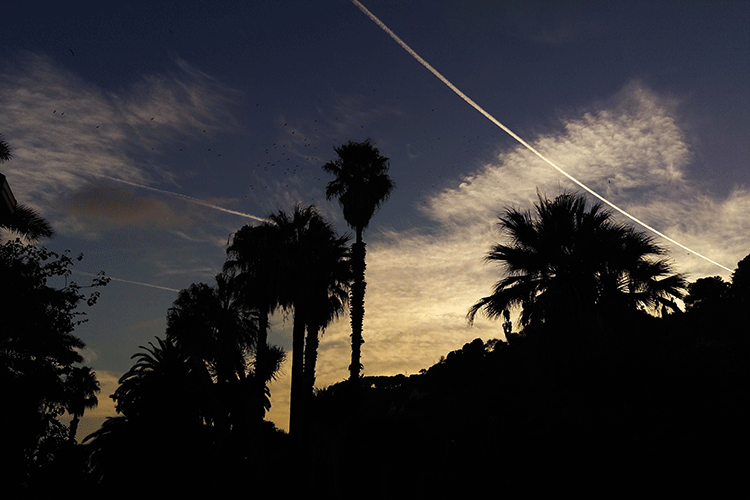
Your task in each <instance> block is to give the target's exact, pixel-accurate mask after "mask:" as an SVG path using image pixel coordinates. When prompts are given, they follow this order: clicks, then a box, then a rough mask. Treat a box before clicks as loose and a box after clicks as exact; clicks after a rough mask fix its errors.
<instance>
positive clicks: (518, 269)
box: [468, 193, 686, 326]
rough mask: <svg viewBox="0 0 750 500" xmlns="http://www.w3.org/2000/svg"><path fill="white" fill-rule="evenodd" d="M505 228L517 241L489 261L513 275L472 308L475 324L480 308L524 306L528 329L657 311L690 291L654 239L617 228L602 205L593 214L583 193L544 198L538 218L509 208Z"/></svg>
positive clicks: (497, 310)
mask: <svg viewBox="0 0 750 500" xmlns="http://www.w3.org/2000/svg"><path fill="white" fill-rule="evenodd" d="M499 226H500V228H501V229H502V231H503V232H504V233H505V234H506V235H507V236H508V237H509V240H510V244H509V245H503V244H498V245H495V246H494V247H493V248H492V250H491V251H490V253H489V254H488V255H487V257H486V260H487V261H491V262H499V263H501V264H502V265H503V267H504V268H505V271H506V277H505V278H503V279H501V280H500V281H499V282H498V283H497V284H496V285H495V287H494V290H493V293H492V295H490V296H488V297H484V298H482V299H480V300H479V301H478V302H477V303H476V304H474V305H473V306H472V307H471V309H470V310H469V313H468V319H469V321H473V319H474V317H475V315H476V314H477V313H478V312H479V311H483V312H484V313H485V314H486V315H487V316H488V317H490V318H496V317H500V316H501V315H503V313H504V312H505V311H506V310H507V309H508V308H510V307H512V306H521V308H522V314H521V323H522V324H523V325H524V326H528V325H530V324H532V323H535V322H536V323H545V322H548V321H557V320H560V319H562V318H568V320H575V319H577V318H579V317H581V315H587V314H590V313H591V312H592V311H593V310H594V309H597V310H604V309H606V310H609V311H612V310H613V308H616V309H618V310H623V308H625V309H630V310H633V309H645V310H654V309H655V308H656V307H658V306H659V305H663V306H674V303H673V302H672V301H671V300H670V299H671V298H674V297H681V296H682V290H683V289H684V288H685V284H686V281H685V278H684V277H683V276H682V275H679V274H673V273H672V268H671V265H670V264H669V262H668V261H667V260H665V259H664V258H662V256H663V255H664V253H665V251H664V250H663V249H662V248H661V247H659V246H658V245H656V244H655V243H654V241H653V239H652V238H650V237H649V236H647V235H645V234H643V233H640V232H637V231H635V230H634V229H633V228H632V227H630V226H626V225H622V224H618V223H616V222H615V221H614V220H613V217H612V214H611V213H610V212H608V211H606V210H604V209H603V208H602V205H601V204H595V205H593V206H592V207H591V208H590V209H587V208H586V199H585V198H584V197H583V196H581V195H575V194H570V193H564V194H562V195H560V196H558V197H557V198H555V199H554V200H552V201H550V200H548V199H546V198H542V197H541V196H539V203H538V204H537V205H536V214H535V217H534V216H532V214H531V213H529V212H520V211H518V210H516V209H508V210H506V211H505V214H504V215H502V216H500V223H499Z"/></svg>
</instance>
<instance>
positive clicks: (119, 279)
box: [74, 270, 179, 293]
mask: <svg viewBox="0 0 750 500" xmlns="http://www.w3.org/2000/svg"><path fill="white" fill-rule="evenodd" d="M74 271H75V272H77V273H78V274H83V275H84V276H92V277H97V276H98V275H96V274H91V273H87V272H85V271H78V270H74ZM105 277H106V278H108V279H111V280H112V281H120V282H122V283H130V284H131V285H140V286H147V287H149V288H158V289H159V290H167V291H168V292H178V293H179V290H177V289H176V288H169V287H167V286H160V285H152V284H151V283H142V282H140V281H131V280H124V279H122V278H113V277H112V276H105Z"/></svg>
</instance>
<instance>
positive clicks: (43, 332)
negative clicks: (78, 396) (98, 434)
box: [0, 240, 107, 486]
mask: <svg viewBox="0 0 750 500" xmlns="http://www.w3.org/2000/svg"><path fill="white" fill-rule="evenodd" d="M81 258H82V256H81V257H79V260H80V259H81ZM73 262H74V259H73V258H71V257H70V256H69V255H68V254H67V253H64V254H62V255H60V254H57V253H54V252H51V251H49V250H47V249H45V248H43V247H35V246H31V245H24V244H23V243H21V242H20V241H19V240H15V241H9V242H7V243H5V244H3V245H0V283H2V286H0V318H2V326H1V327H0V387H2V388H3V398H4V399H5V400H6V401H9V402H10V403H9V404H10V405H11V406H9V407H8V408H7V410H6V411H3V412H0V426H2V428H4V429H9V430H10V431H9V434H8V438H7V439H6V441H5V442H4V445H3V450H2V453H0V466H2V468H3V470H4V471H5V472H6V474H8V477H9V478H12V482H15V483H16V484H21V485H23V484H25V485H29V482H30V481H31V479H30V478H31V475H32V474H38V473H40V471H41V470H43V469H44V468H45V467H46V466H47V465H48V464H51V463H53V462H54V461H55V457H56V456H57V453H58V451H59V450H60V449H61V447H63V446H66V445H68V444H70V442H69V437H70V431H69V430H68V429H67V428H66V427H65V426H64V425H63V424H62V423H61V422H60V421H59V417H60V416H62V415H63V413H64V412H65V409H66V406H67V405H68V404H69V403H70V395H71V391H70V382H71V380H70V379H69V378H68V375H69V374H70V373H71V370H72V369H73V366H74V365H75V364H76V363H80V362H82V361H83V358H82V357H81V354H80V350H81V349H82V348H83V347H84V343H83V342H82V341H81V339H80V338H78V337H77V336H75V335H74V333H73V332H74V330H75V328H76V326H78V325H79V324H80V323H82V322H84V321H85V318H83V317H82V316H84V315H85V313H84V312H82V311H79V310H78V307H79V305H80V304H81V302H85V303H87V304H88V305H93V304H94V303H96V300H97V298H98V296H99V293H98V291H93V292H92V293H90V294H89V295H85V294H84V293H82V292H81V287H80V286H79V285H78V284H76V283H75V282H73V281H70V280H68V278H69V276H70V274H71V270H70V267H71V266H72V265H73ZM60 278H63V279H64V280H65V282H66V285H65V286H64V287H61V288H56V287H55V286H53V283H55V282H61V281H63V280H61V279H60ZM106 282H107V279H106V278H104V277H103V276H99V277H97V278H96V279H95V280H94V282H93V285H92V286H93V287H94V288H97V287H99V286H103V285H104V284H106ZM11 486H12V484H11Z"/></svg>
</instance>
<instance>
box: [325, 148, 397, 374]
mask: <svg viewBox="0 0 750 500" xmlns="http://www.w3.org/2000/svg"><path fill="white" fill-rule="evenodd" d="M334 150H335V151H336V154H337V155H338V158H336V159H335V160H333V161H330V162H328V163H326V164H325V165H323V170H325V171H326V172H328V173H330V174H333V175H334V176H336V178H335V179H334V180H332V181H331V182H329V183H328V185H327V186H326V197H327V198H328V199H329V200H330V199H331V198H333V197H334V196H335V197H337V198H338V200H339V203H340V204H341V207H342V209H343V211H344V219H345V220H346V222H347V224H349V226H350V227H351V228H352V229H354V230H355V234H356V240H355V243H354V244H353V245H352V271H353V283H352V286H351V301H350V311H351V324H352V335H351V337H352V362H351V364H350V365H349V379H350V380H351V381H352V382H356V381H357V380H358V379H359V377H360V373H361V370H362V364H361V361H360V359H361V349H362V344H363V343H364V340H363V339H362V322H363V320H364V315H365V287H366V285H367V284H366V282H365V255H366V249H365V243H364V241H363V240H362V233H363V232H364V230H365V228H366V227H367V226H368V225H369V223H370V219H371V218H372V216H373V214H374V213H375V211H376V210H377V209H378V208H379V207H380V205H382V204H383V202H384V201H385V200H387V199H388V197H389V196H390V194H391V191H393V189H394V188H395V183H394V182H393V180H392V179H391V178H390V177H389V176H388V166H389V163H390V161H389V160H388V158H386V157H384V156H381V154H380V151H379V150H378V149H377V148H376V147H375V146H374V145H373V144H372V142H370V140H369V139H368V140H365V141H364V142H351V141H350V142H348V143H347V144H344V145H343V146H340V147H337V148H334Z"/></svg>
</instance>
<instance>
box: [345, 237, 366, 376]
mask: <svg viewBox="0 0 750 500" xmlns="http://www.w3.org/2000/svg"><path fill="white" fill-rule="evenodd" d="M365 254H366V249H365V242H364V241H362V231H361V230H360V229H357V241H356V242H355V243H354V244H353V245H352V273H353V281H352V286H351V299H350V311H351V325H352V335H351V337H352V363H351V364H350V365H349V380H350V381H351V382H352V383H357V381H358V380H359V378H360V372H361V371H362V368H363V366H362V362H361V358H362V344H363V343H364V340H363V339H362V322H363V320H364V317H365V287H366V286H367V283H366V282H365Z"/></svg>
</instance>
